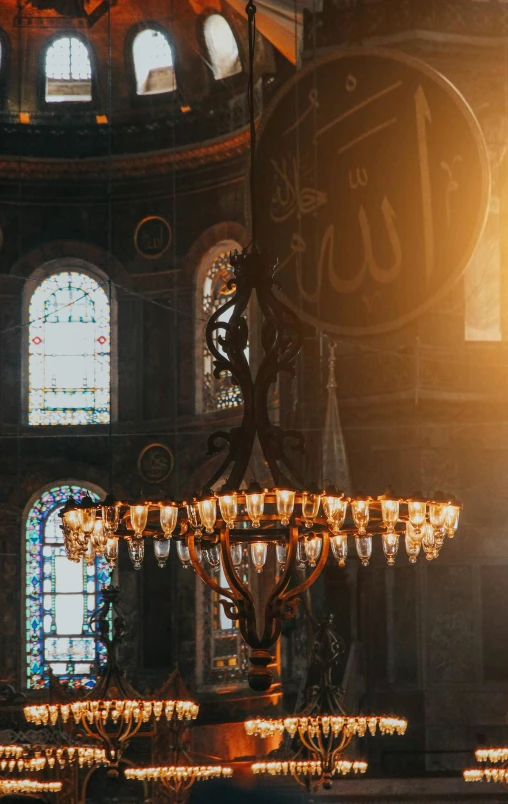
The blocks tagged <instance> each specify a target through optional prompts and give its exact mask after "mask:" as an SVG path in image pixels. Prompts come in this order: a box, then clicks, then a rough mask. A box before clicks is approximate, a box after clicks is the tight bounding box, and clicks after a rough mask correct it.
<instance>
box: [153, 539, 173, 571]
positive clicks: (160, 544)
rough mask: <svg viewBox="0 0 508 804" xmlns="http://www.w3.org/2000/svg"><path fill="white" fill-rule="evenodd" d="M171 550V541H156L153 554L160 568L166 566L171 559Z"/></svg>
mask: <svg viewBox="0 0 508 804" xmlns="http://www.w3.org/2000/svg"><path fill="white" fill-rule="evenodd" d="M170 549H171V540H170V539H154V541H153V552H154V554H155V558H156V559H157V564H158V565H159V567H164V566H166V561H167V560H168V558H169V551H170Z"/></svg>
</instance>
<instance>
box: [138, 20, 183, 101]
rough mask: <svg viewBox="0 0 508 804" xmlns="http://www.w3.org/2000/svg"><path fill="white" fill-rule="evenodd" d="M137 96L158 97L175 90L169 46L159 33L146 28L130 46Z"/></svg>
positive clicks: (165, 38)
mask: <svg viewBox="0 0 508 804" xmlns="http://www.w3.org/2000/svg"><path fill="white" fill-rule="evenodd" d="M132 57H133V59H134V72H135V74H136V91H137V93H138V95H158V94H160V93H162V92H172V91H173V90H174V89H176V78H175V69H174V66H173V53H172V51H171V46H170V44H169V42H168V40H167V37H166V36H164V34H163V33H161V32H160V31H155V30H153V29H152V28H147V29H146V30H145V31H141V32H140V33H138V34H137V36H136V38H135V39H134V42H133V45H132Z"/></svg>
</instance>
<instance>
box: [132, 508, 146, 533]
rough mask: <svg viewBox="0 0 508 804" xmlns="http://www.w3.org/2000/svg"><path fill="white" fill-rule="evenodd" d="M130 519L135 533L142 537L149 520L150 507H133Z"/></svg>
mask: <svg viewBox="0 0 508 804" xmlns="http://www.w3.org/2000/svg"><path fill="white" fill-rule="evenodd" d="M130 517H131V525H132V529H133V531H134V533H135V534H136V535H138V534H139V535H140V536H141V534H142V533H143V531H144V529H145V528H146V523H147V520H148V505H131V507H130Z"/></svg>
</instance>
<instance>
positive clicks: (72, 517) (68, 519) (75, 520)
mask: <svg viewBox="0 0 508 804" xmlns="http://www.w3.org/2000/svg"><path fill="white" fill-rule="evenodd" d="M63 520H64V522H65V524H66V525H68V526H69V528H70V529H71V530H73V531H79V530H81V527H82V524H83V511H80V510H79V509H78V508H71V509H69V510H68V511H66V512H65V513H64V515H63Z"/></svg>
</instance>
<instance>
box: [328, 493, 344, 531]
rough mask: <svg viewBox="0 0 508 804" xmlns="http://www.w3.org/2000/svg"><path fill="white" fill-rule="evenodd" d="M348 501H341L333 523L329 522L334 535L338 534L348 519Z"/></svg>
mask: <svg viewBox="0 0 508 804" xmlns="http://www.w3.org/2000/svg"><path fill="white" fill-rule="evenodd" d="M346 512H347V500H339V502H338V504H337V505H336V507H335V511H334V514H333V516H332V519H331V521H329V522H328V527H329V528H330V530H331V531H332V533H335V534H338V533H339V532H340V529H341V527H342V526H343V524H344V520H345V519H346Z"/></svg>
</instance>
